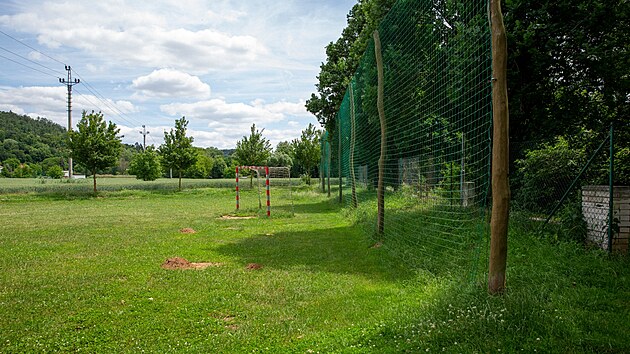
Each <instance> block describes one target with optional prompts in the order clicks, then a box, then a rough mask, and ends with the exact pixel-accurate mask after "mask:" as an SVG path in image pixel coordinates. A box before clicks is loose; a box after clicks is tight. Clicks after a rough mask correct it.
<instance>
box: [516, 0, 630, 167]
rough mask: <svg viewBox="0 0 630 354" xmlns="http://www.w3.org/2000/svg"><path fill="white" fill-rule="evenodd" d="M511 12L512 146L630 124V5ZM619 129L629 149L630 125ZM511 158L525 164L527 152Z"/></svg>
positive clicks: (580, 3)
mask: <svg viewBox="0 0 630 354" xmlns="http://www.w3.org/2000/svg"><path fill="white" fill-rule="evenodd" d="M504 11H505V26H506V31H507V34H508V42H509V43H510V45H509V46H508V65H509V67H508V88H509V95H510V139H511V140H512V141H530V140H546V141H552V140H553V139H554V137H555V136H558V135H564V136H570V135H575V134H577V133H578V132H579V131H580V130H581V129H589V130H594V131H597V132H605V131H606V129H607V128H608V126H609V125H610V123H611V122H617V123H622V122H624V120H626V121H627V117H628V116H630V99H629V96H628V92H630V75H628V64H629V63H630V52H629V51H628V33H629V32H630V21H629V20H628V19H629V18H630V6H628V3H627V1H616V0H613V1H609V0H577V1H576V0H554V1H550V0H546V1H537V2H531V1H526V0H508V1H506V2H505V8H504ZM578 29H579V30H578ZM617 127H618V128H619V129H618V131H617V132H616V134H617V137H618V138H619V139H617V144H618V145H619V146H618V147H617V149H619V150H621V149H623V148H625V147H629V145H628V142H630V135H629V134H630V129H629V128H630V126H628V125H627V124H625V125H624V124H618V126H617ZM622 142H625V144H623V143H622ZM511 153H512V154H514V155H515V156H516V157H517V158H522V157H523V156H524V154H525V151H511Z"/></svg>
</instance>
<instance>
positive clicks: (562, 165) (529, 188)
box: [514, 137, 585, 212]
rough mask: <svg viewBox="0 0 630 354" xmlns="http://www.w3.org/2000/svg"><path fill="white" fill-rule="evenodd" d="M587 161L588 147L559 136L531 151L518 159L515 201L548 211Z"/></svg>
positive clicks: (529, 209) (531, 208)
mask: <svg viewBox="0 0 630 354" xmlns="http://www.w3.org/2000/svg"><path fill="white" fill-rule="evenodd" d="M584 164H585V152H584V149H583V148H581V149H576V148H572V147H570V146H569V142H568V141H567V140H566V139H565V138H563V137H558V138H557V139H556V141H555V142H554V143H553V144H544V145H543V146H542V147H541V148H540V149H536V150H530V151H528V152H527V153H526V155H525V158H524V159H521V160H517V161H516V166H517V174H518V177H517V181H516V184H517V185H520V188H519V189H518V190H516V193H515V198H514V199H515V202H516V203H517V204H518V205H519V206H520V207H522V208H523V209H525V210H528V211H533V212H541V211H548V210H549V208H550V207H551V206H553V205H554V203H555V202H557V201H558V200H560V198H561V197H562V195H563V194H564V193H565V191H566V189H567V188H568V187H569V184H570V183H571V181H572V180H573V179H574V178H575V177H576V176H577V173H578V172H579V171H580V169H581V168H582V167H583V166H584Z"/></svg>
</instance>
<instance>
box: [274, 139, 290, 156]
mask: <svg viewBox="0 0 630 354" xmlns="http://www.w3.org/2000/svg"><path fill="white" fill-rule="evenodd" d="M274 152H276V153H279V154H285V155H287V156H289V157H291V158H293V144H291V143H290V142H288V141H281V142H279V143H278V145H276V149H275V150H274Z"/></svg>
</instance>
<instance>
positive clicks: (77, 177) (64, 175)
mask: <svg viewBox="0 0 630 354" xmlns="http://www.w3.org/2000/svg"><path fill="white" fill-rule="evenodd" d="M69 174H70V173H69V172H68V171H63V178H68V175H69ZM72 179H85V175H72Z"/></svg>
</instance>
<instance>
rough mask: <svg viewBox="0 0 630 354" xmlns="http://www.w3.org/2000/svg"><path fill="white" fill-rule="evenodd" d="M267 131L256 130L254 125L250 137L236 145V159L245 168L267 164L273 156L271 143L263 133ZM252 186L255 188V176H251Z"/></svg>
mask: <svg viewBox="0 0 630 354" xmlns="http://www.w3.org/2000/svg"><path fill="white" fill-rule="evenodd" d="M263 131H265V129H263V130H260V131H259V130H258V129H256V124H252V127H251V133H250V135H249V137H247V136H243V139H241V140H240V141H238V142H237V143H236V150H235V151H234V158H235V159H236V161H238V163H239V164H240V165H244V166H260V165H263V164H265V163H266V162H267V160H268V159H269V156H270V155H271V143H270V142H269V140H267V139H266V138H265V137H263V135H262V133H263ZM251 176H252V178H251V179H250V186H253V183H254V180H253V174H252V175H251Z"/></svg>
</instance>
